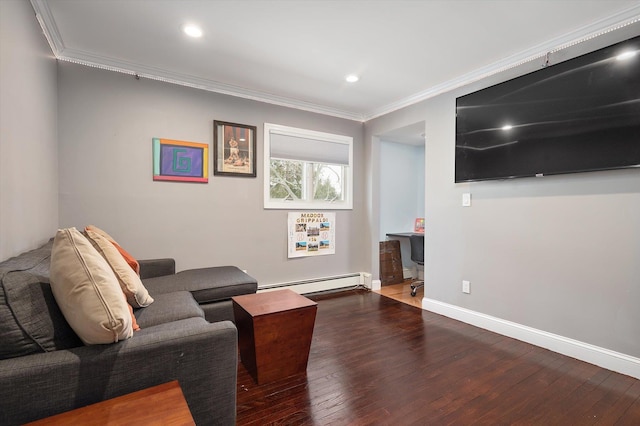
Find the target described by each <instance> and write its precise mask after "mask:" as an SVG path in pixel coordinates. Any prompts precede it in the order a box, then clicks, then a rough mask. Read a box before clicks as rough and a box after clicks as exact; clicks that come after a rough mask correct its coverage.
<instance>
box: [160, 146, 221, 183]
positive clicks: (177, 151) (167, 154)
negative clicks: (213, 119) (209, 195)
mask: <svg viewBox="0 0 640 426" xmlns="http://www.w3.org/2000/svg"><path fill="white" fill-rule="evenodd" d="M153 180H160V181H161V180H165V181H174V182H198V183H207V182H209V144H206V143H197V142H185V141H176V140H171V139H161V138H153Z"/></svg>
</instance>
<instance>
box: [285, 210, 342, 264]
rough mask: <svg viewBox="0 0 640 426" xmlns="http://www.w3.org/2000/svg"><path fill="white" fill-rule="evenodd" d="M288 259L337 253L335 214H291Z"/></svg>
mask: <svg viewBox="0 0 640 426" xmlns="http://www.w3.org/2000/svg"><path fill="white" fill-rule="evenodd" d="M288 234H289V246H288V256H287V257H288V258H290V259H291V258H294V257H305V256H322V255H325V254H335V253H336V214H335V213H334V212H330V213H327V212H320V213H319V212H301V213H298V212H289V223H288Z"/></svg>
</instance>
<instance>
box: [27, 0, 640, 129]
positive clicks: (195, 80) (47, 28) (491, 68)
mask: <svg viewBox="0 0 640 426" xmlns="http://www.w3.org/2000/svg"><path fill="white" fill-rule="evenodd" d="M30 1H31V5H32V6H33V9H34V11H35V14H36V18H37V20H38V22H39V23H40V26H41V27H42V31H43V32H44V35H45V37H46V39H47V41H48V42H49V46H50V47H51V50H52V52H53V54H54V55H55V57H56V58H57V59H59V60H62V61H67V62H73V63H77V64H81V65H85V66H90V67H95V68H101V69H106V70H109V71H115V72H120V73H124V74H129V75H136V76H138V77H142V78H147V79H151V80H158V81H164V82H168V83H172V84H177V85H181V86H186V87H192V88H196V89H200V90H205V91H209V92H215V93H221V94H225V95H230V96H235V97H240V98H244V99H251V100H254V101H258V102H264V103H268V104H273V105H279V106H283V107H288V108H293V109H299V110H303V111H308V112H313V113H317V114H323V115H329V116H333V117H338V118H343V119H346V120H353V121H359V122H366V121H369V120H372V119H374V118H377V117H380V116H383V115H385V114H389V113H391V112H394V111H397V110H399V109H402V108H405V107H408V106H411V105H414V104H417V103H419V102H422V101H424V100H427V99H429V98H432V97H435V96H437V95H440V94H442V93H446V92H449V91H452V90H454V89H457V88H459V87H462V86H465V85H467V84H470V83H473V82H476V81H479V80H482V79H483V78H486V77H489V76H492V75H495V74H498V73H500V72H503V71H506V70H508V69H511V68H514V67H517V66H520V65H522V64H525V63H528V62H531V61H534V60H537V59H540V58H544V57H545V56H546V55H547V53H549V52H557V51H559V50H562V49H565V48H567V47H570V46H573V45H575V44H578V43H581V42H583V41H586V40H589V39H592V38H594V37H598V36H600V35H602V34H605V33H608V32H611V31H614V30H616V29H619V28H622V27H625V26H627V25H630V24H633V23H636V22H639V21H640V4H639V5H635V6H631V7H629V8H628V9H625V10H623V11H621V12H619V13H616V14H614V15H612V16H609V17H607V18H603V19H601V20H598V21H596V22H593V23H591V24H589V25H586V26H584V27H582V28H579V29H577V30H575V31H572V32H570V33H568V34H565V35H564V36H561V37H558V38H555V39H552V40H549V41H547V42H544V43H540V44H538V45H536V46H534V47H532V48H529V49H527V50H525V51H523V52H520V53H518V54H515V55H511V56H509V57H507V58H504V59H502V60H500V61H497V62H494V63H492V64H489V65H487V66H485V67H482V68H479V69H477V70H474V71H472V72H469V73H467V74H463V75H461V76H459V77H456V78H453V79H451V80H448V81H446V82H444V83H442V84H438V85H436V86H433V87H430V88H429V89H427V90H424V91H421V92H418V93H416V94H413V95H411V96H408V97H406V98H403V99H400V100H398V101H397V102H393V103H391V104H387V105H384V106H382V107H380V108H376V109H373V110H370V111H366V112H362V111H360V112H356V111H346V110H342V109H338V108H331V107H328V106H324V105H319V104H315V103H311V102H306V101H303V100H300V99H293V98H288V97H285V96H279V95H275V94H272V93H267V92H262V91H259V90H252V89H247V88H244V87H240V86H234V85H231V84H226V83H221V82H218V81H214V80H209V79H204V78H200V77H195V76H191V75H186V74H181V73H174V72H170V71H167V70H163V69H160V68H155V67H149V66H144V65H140V64H136V63H133V62H126V61H118V60H115V59H113V58H108V57H103V56H100V55H95V54H92V53H89V52H85V51H81V50H75V49H69V48H67V47H65V45H64V42H63V40H62V37H61V36H60V32H59V30H58V27H57V25H56V22H55V20H54V18H53V15H52V13H51V10H50V8H49V5H48V3H47V2H46V1H45V0H30Z"/></svg>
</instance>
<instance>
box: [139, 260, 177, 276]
mask: <svg viewBox="0 0 640 426" xmlns="http://www.w3.org/2000/svg"><path fill="white" fill-rule="evenodd" d="M138 264H139V265H140V278H141V279H145V278H154V277H162V276H164V275H173V274H175V273H176V261H175V260H174V259H171V258H166V259H144V260H138Z"/></svg>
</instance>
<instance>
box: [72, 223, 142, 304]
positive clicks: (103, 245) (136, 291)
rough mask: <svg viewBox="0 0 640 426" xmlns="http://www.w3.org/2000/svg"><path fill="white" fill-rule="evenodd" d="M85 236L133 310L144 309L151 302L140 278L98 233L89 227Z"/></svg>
mask: <svg viewBox="0 0 640 426" xmlns="http://www.w3.org/2000/svg"><path fill="white" fill-rule="evenodd" d="M85 233H86V236H87V238H88V239H89V241H91V243H92V244H93V246H94V247H95V248H96V250H98V252H99V253H100V254H101V255H102V257H104V258H105V260H106V261H107V263H108V264H109V266H111V269H112V270H113V272H114V273H115V274H116V278H118V282H119V283H120V287H121V288H122V291H123V292H124V295H125V296H127V302H129V304H130V305H131V306H133V307H134V308H144V307H145V306H149V305H150V304H151V303H152V302H153V298H152V297H151V296H149V292H148V291H147V289H146V288H145V287H144V285H143V284H142V281H140V277H139V276H138V274H136V273H135V271H134V270H133V269H131V267H130V266H129V264H128V263H127V262H126V261H125V259H124V258H123V257H122V255H121V254H120V253H119V252H118V250H117V249H116V247H115V246H114V245H113V244H111V242H110V241H109V240H108V239H107V238H105V237H103V236H102V235H101V234H100V233H98V232H95V231H93V230H91V229H89V227H87V229H86V230H85Z"/></svg>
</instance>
